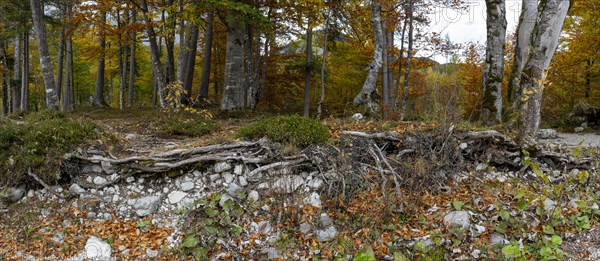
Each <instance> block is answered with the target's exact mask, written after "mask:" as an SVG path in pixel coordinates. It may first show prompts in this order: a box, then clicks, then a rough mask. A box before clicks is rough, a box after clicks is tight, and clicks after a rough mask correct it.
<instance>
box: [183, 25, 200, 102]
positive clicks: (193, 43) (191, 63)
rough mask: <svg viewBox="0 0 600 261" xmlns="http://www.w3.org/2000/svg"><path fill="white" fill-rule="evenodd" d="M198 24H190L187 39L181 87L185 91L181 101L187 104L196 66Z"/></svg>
mask: <svg viewBox="0 0 600 261" xmlns="http://www.w3.org/2000/svg"><path fill="white" fill-rule="evenodd" d="M198 30H199V28H198V26H197V25H195V24H192V25H191V26H190V31H191V32H190V39H189V41H188V47H187V49H188V50H189V52H188V54H187V55H186V56H187V65H186V66H185V69H186V72H185V81H184V83H183V89H184V90H185V92H184V93H183V94H182V95H181V103H182V104H186V105H187V104H189V97H191V95H192V82H193V81H194V68H195V67H196V50H197V49H198Z"/></svg>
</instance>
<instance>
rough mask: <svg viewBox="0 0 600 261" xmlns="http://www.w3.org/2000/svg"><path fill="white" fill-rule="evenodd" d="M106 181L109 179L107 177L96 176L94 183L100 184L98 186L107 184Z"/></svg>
mask: <svg viewBox="0 0 600 261" xmlns="http://www.w3.org/2000/svg"><path fill="white" fill-rule="evenodd" d="M106 183H108V180H106V179H105V178H103V177H100V176H96V177H95V178H94V184H96V185H98V186H102V185H104V184H106Z"/></svg>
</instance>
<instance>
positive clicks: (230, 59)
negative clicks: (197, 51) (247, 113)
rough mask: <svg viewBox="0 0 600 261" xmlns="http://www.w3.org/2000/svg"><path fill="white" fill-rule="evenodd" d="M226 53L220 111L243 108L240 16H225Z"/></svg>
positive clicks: (242, 28)
mask: <svg viewBox="0 0 600 261" xmlns="http://www.w3.org/2000/svg"><path fill="white" fill-rule="evenodd" d="M227 20H228V21H227V47H226V48H227V51H226V53H225V86H224V88H225V89H224V90H223V98H222V99H221V110H234V109H242V108H243V107H244V27H243V24H242V21H241V19H240V14H237V13H235V12H233V11H229V12H228V15H227Z"/></svg>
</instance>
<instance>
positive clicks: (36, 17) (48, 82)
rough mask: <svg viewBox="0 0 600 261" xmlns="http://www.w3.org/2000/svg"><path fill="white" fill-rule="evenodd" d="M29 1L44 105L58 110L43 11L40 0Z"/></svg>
mask: <svg viewBox="0 0 600 261" xmlns="http://www.w3.org/2000/svg"><path fill="white" fill-rule="evenodd" d="M29 3H30V5H31V13H32V16H33V26H34V27H35V31H36V33H37V41H38V52H39V56H40V67H41V69H42V76H43V78H44V85H45V87H46V107H48V108H49V109H53V110H58V109H59V100H58V94H57V93H56V85H55V84H54V72H53V70H52V62H51V61H50V52H49V51H48V40H47V38H46V28H45V27H44V21H42V16H43V14H44V11H43V9H42V6H41V4H40V0H30V1H29Z"/></svg>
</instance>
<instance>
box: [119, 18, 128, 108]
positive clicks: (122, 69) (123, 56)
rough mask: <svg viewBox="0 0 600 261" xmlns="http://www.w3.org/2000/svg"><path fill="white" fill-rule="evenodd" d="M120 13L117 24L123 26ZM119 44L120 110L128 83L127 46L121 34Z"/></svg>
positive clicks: (123, 104) (122, 106)
mask: <svg viewBox="0 0 600 261" xmlns="http://www.w3.org/2000/svg"><path fill="white" fill-rule="evenodd" d="M120 20H121V19H120V14H119V13H117V24H118V27H119V29H120V28H121V27H122V25H121V21H120ZM118 45H119V110H121V111H122V110H123V109H124V108H125V86H126V85H127V47H126V46H125V45H124V44H123V42H122V38H121V35H119V37H118Z"/></svg>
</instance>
